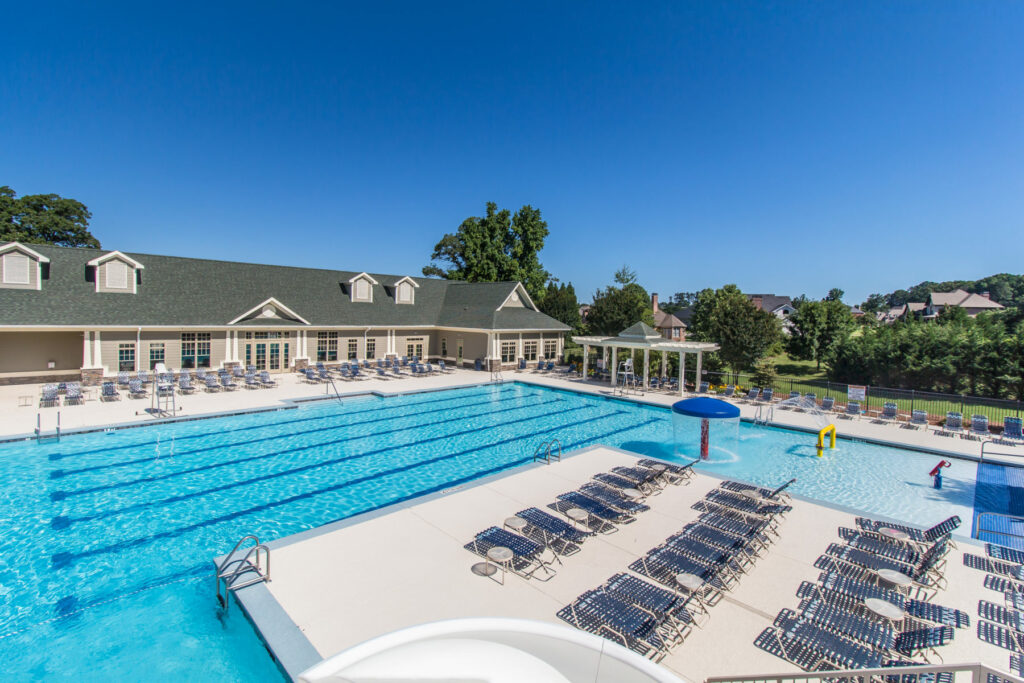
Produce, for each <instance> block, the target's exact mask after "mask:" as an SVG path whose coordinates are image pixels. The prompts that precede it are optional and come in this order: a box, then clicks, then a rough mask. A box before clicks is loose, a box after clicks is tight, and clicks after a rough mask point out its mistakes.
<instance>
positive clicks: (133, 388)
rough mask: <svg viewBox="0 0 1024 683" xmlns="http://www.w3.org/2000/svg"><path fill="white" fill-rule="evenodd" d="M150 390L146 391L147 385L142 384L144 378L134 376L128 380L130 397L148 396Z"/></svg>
mask: <svg viewBox="0 0 1024 683" xmlns="http://www.w3.org/2000/svg"><path fill="white" fill-rule="evenodd" d="M148 395H149V392H148V391H146V387H144V386H142V380H141V379H138V378H133V379H130V380H128V397H129V398H146V396H148Z"/></svg>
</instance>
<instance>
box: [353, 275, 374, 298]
mask: <svg viewBox="0 0 1024 683" xmlns="http://www.w3.org/2000/svg"><path fill="white" fill-rule="evenodd" d="M353 291H354V292H355V294H354V298H355V299H356V301H370V283H369V282H367V281H366V280H365V279H364V278H359V279H358V280H356V281H355V285H354V286H353Z"/></svg>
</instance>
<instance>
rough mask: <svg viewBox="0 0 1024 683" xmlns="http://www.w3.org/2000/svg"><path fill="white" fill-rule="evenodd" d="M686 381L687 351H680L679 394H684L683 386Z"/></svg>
mask: <svg viewBox="0 0 1024 683" xmlns="http://www.w3.org/2000/svg"><path fill="white" fill-rule="evenodd" d="M685 381H686V351H680V352H679V395H680V396H682V395H683V386H684V384H685Z"/></svg>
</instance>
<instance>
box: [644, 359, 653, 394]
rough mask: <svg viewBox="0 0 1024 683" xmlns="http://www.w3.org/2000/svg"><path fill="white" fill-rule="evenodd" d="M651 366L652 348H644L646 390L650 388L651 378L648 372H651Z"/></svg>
mask: <svg viewBox="0 0 1024 683" xmlns="http://www.w3.org/2000/svg"><path fill="white" fill-rule="evenodd" d="M650 368H651V350H650V349H644V391H646V390H647V388H648V387H647V382H648V380H649V379H650V378H649V377H648V373H649V372H650Z"/></svg>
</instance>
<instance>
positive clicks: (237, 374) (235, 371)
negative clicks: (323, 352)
mask: <svg viewBox="0 0 1024 683" xmlns="http://www.w3.org/2000/svg"><path fill="white" fill-rule="evenodd" d="M317 365H323V363H317ZM231 376H232V377H234V378H235V379H242V378H244V377H245V369H244V368H242V366H241V365H236V366H235V367H233V368H231Z"/></svg>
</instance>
